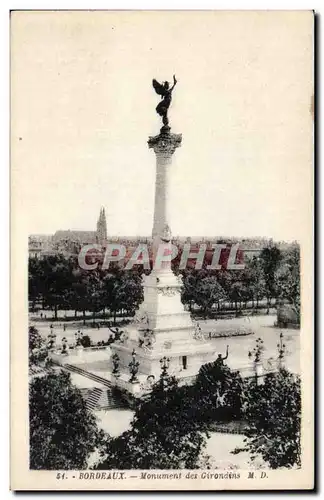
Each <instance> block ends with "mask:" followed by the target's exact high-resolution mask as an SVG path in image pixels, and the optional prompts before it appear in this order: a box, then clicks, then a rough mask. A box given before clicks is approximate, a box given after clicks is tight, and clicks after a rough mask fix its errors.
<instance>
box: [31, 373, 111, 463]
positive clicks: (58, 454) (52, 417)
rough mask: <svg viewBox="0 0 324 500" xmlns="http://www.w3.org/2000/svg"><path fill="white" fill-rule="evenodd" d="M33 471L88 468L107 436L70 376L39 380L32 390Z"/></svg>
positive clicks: (55, 375)
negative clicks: (100, 443) (102, 431)
mask: <svg viewBox="0 0 324 500" xmlns="http://www.w3.org/2000/svg"><path fill="white" fill-rule="evenodd" d="M29 430H30V468H31V469H38V470H40V469H45V470H57V469H65V470H67V469H84V468H86V467H87V460H88V458H89V455H90V453H91V452H93V451H94V449H95V447H96V444H97V443H98V440H99V438H102V437H103V434H102V433H101V432H100V431H98V428H97V424H96V419H95V417H94V416H93V415H92V413H91V412H90V411H89V410H88V409H87V407H86V404H85V402H84V400H83V398H82V396H81V392H80V391H79V389H77V388H76V387H74V386H73V385H72V384H71V380H70V374H68V373H64V372H61V373H59V374H56V373H52V372H51V373H49V374H48V375H46V376H43V377H35V378H34V379H33V380H32V381H31V383H30V387H29Z"/></svg>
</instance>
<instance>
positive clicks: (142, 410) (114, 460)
mask: <svg viewBox="0 0 324 500" xmlns="http://www.w3.org/2000/svg"><path fill="white" fill-rule="evenodd" d="M192 391H193V388H192V387H190V386H184V387H179V386H178V382H177V380H176V379H175V378H174V377H169V376H164V377H161V378H160V380H159V381H158V382H157V383H156V384H155V385H154V387H153V389H152V392H151V394H150V396H149V399H148V400H147V401H143V402H141V403H140V404H139V405H138V406H137V408H136V410H135V415H134V418H133V421H132V422H131V429H130V430H129V431H127V432H124V433H123V434H122V435H121V436H119V437H117V438H115V439H110V440H109V441H108V442H107V447H106V450H105V453H104V456H103V460H102V461H101V463H100V464H98V465H97V468H98V469H114V468H117V469H183V468H186V469H193V468H196V467H197V464H198V461H199V459H200V456H201V452H202V450H203V449H204V447H205V445H206V436H207V432H206V430H205V428H204V426H203V425H202V424H199V423H198V422H197V421H196V419H195V418H194V416H193V414H192V411H193V409H192V405H191V402H192V396H193V395H192Z"/></svg>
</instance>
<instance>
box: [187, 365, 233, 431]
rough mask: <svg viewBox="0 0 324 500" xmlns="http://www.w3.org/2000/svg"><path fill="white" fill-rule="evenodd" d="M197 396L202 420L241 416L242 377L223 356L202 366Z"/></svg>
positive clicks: (198, 413) (196, 388) (227, 419)
mask: <svg viewBox="0 0 324 500" xmlns="http://www.w3.org/2000/svg"><path fill="white" fill-rule="evenodd" d="M195 396H196V397H195V404H196V405H197V408H198V410H197V413H196V414H197V416H198V418H199V420H200V421H201V420H203V421H215V420H216V421H219V420H221V421H229V420H232V419H237V418H239V417H240V416H241V406H242V379H241V377H240V375H239V372H233V371H231V370H230V368H229V367H228V366H226V365H225V364H224V362H223V360H222V358H218V359H217V360H216V361H214V362H212V363H207V364H205V365H202V366H201V368H200V370H199V373H198V376H197V379H196V382H195Z"/></svg>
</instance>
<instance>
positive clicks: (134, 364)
mask: <svg viewBox="0 0 324 500" xmlns="http://www.w3.org/2000/svg"><path fill="white" fill-rule="evenodd" d="M128 366H129V371H130V374H131V378H130V379H129V381H130V383H131V384H136V383H137V382H138V378H137V377H136V375H137V372H138V367H139V362H138V361H136V352H135V349H133V352H132V361H131V362H130V363H129V365H128Z"/></svg>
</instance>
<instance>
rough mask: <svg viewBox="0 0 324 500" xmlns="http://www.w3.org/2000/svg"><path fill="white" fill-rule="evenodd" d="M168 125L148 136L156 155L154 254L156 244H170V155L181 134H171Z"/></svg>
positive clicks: (176, 145)
mask: <svg viewBox="0 0 324 500" xmlns="http://www.w3.org/2000/svg"><path fill="white" fill-rule="evenodd" d="M170 130H171V129H170V127H169V126H164V127H162V128H161V131H160V133H159V135H157V136H154V137H150V138H149V140H148V146H149V148H152V149H153V150H154V152H155V155H156V181H155V202H154V218H153V229H152V239H153V254H154V256H155V254H156V251H157V248H158V245H160V244H161V243H162V244H164V243H165V244H166V245H168V244H169V245H171V243H170V242H171V228H170V191H169V190H170V169H171V164H172V155H173V153H174V152H175V150H176V149H177V148H178V147H180V146H181V141H182V135H181V134H172V133H171V132H170Z"/></svg>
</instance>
